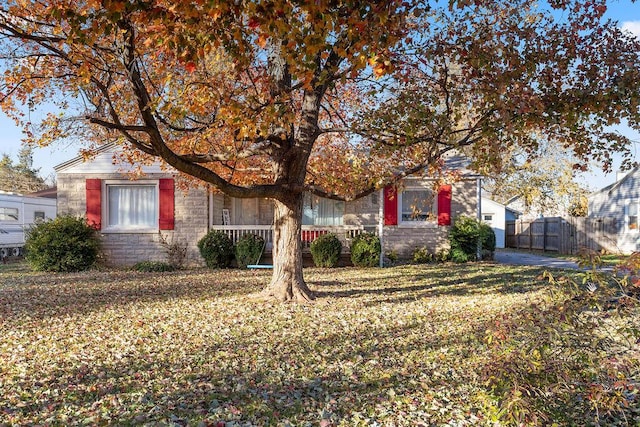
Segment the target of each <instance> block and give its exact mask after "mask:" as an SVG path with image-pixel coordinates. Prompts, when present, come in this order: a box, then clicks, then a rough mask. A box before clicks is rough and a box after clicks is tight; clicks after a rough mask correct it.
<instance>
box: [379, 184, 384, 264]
mask: <svg viewBox="0 0 640 427" xmlns="http://www.w3.org/2000/svg"><path fill="white" fill-rule="evenodd" d="M383 235H384V188H381V189H380V193H378V238H379V239H380V267H384V240H383V237H384V236H383Z"/></svg>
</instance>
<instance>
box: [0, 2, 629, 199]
mask: <svg viewBox="0 0 640 427" xmlns="http://www.w3.org/2000/svg"><path fill="white" fill-rule="evenodd" d="M606 17H608V18H611V19H613V20H617V21H619V22H620V25H621V26H622V27H623V28H625V29H627V30H628V31H632V32H634V33H635V34H636V35H637V36H638V37H640V0H639V1H638V2H636V3H632V2H631V1H630V0H609V1H608V4H607V12H606ZM617 130H618V131H619V132H620V133H622V134H624V135H626V136H629V137H630V138H632V139H634V140H637V141H639V145H640V133H638V132H635V131H633V130H632V129H630V128H628V127H624V126H621V127H618V128H617ZM22 136H23V134H22V130H21V129H19V128H18V127H16V126H15V124H14V123H13V121H12V120H10V119H9V118H7V117H6V116H5V115H4V114H3V113H2V112H1V111H0V154H5V153H6V154H8V155H9V156H11V157H12V158H13V159H16V157H17V155H18V152H19V151H20V148H21V139H22ZM80 148H81V144H72V143H67V144H59V145H54V146H51V147H47V148H36V149H35V150H34V156H33V166H34V168H36V169H40V175H41V176H43V177H45V178H46V177H49V176H53V174H54V171H53V167H54V166H55V165H58V164H60V163H63V162H65V161H67V160H69V159H71V158H73V157H75V156H77V155H78V150H79V149H80ZM636 160H640V154H638V157H637V159H636ZM617 167H618V165H617V164H614V170H615V168H617ZM615 176H616V173H615V172H612V173H609V174H606V175H605V174H604V173H603V172H602V171H600V170H593V171H592V172H590V173H586V174H584V176H583V178H582V179H583V180H584V181H585V182H586V184H587V185H588V186H589V187H590V188H591V189H598V188H602V187H604V186H606V185H609V184H611V183H612V182H614V181H615Z"/></svg>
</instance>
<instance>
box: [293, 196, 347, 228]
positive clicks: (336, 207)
mask: <svg viewBox="0 0 640 427" xmlns="http://www.w3.org/2000/svg"><path fill="white" fill-rule="evenodd" d="M343 218H344V202H341V201H338V200H330V199H323V198H320V197H317V196H313V195H311V194H305V196H304V204H303V206H302V224H303V225H343Z"/></svg>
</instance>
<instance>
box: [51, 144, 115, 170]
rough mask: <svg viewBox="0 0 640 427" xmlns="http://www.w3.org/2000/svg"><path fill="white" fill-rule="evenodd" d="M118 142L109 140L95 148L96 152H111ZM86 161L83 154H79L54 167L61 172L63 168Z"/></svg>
mask: <svg viewBox="0 0 640 427" xmlns="http://www.w3.org/2000/svg"><path fill="white" fill-rule="evenodd" d="M116 146H117V144H116V143H115V142H107V143H106V144H103V145H101V146H100V147H98V148H96V149H95V150H94V153H95V154H100V153H106V152H110V151H112V150H113V149H114V148H116ZM84 162H85V158H84V157H83V156H81V155H78V156H76V157H74V158H72V159H71V160H67V161H66V162H63V163H60V164H59V165H56V166H54V167H53V170H55V171H56V172H59V171H61V170H64V169H68V168H70V167H73V166H76V165H79V164H81V163H84Z"/></svg>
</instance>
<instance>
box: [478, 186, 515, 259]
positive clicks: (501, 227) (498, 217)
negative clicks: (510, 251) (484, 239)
mask: <svg viewBox="0 0 640 427" xmlns="http://www.w3.org/2000/svg"><path fill="white" fill-rule="evenodd" d="M480 206H481V209H480V210H481V215H480V218H481V220H482V221H484V222H486V223H487V224H489V226H490V227H491V229H492V230H493V232H494V233H495V235H496V248H498V249H502V248H504V247H505V245H506V229H507V225H506V223H507V221H515V220H516V219H518V218H519V217H520V212H519V211H517V210H515V209H513V208H511V207H508V206H505V205H503V204H502V203H498V202H496V201H495V200H492V199H490V198H489V197H482V203H481V205H480Z"/></svg>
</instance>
